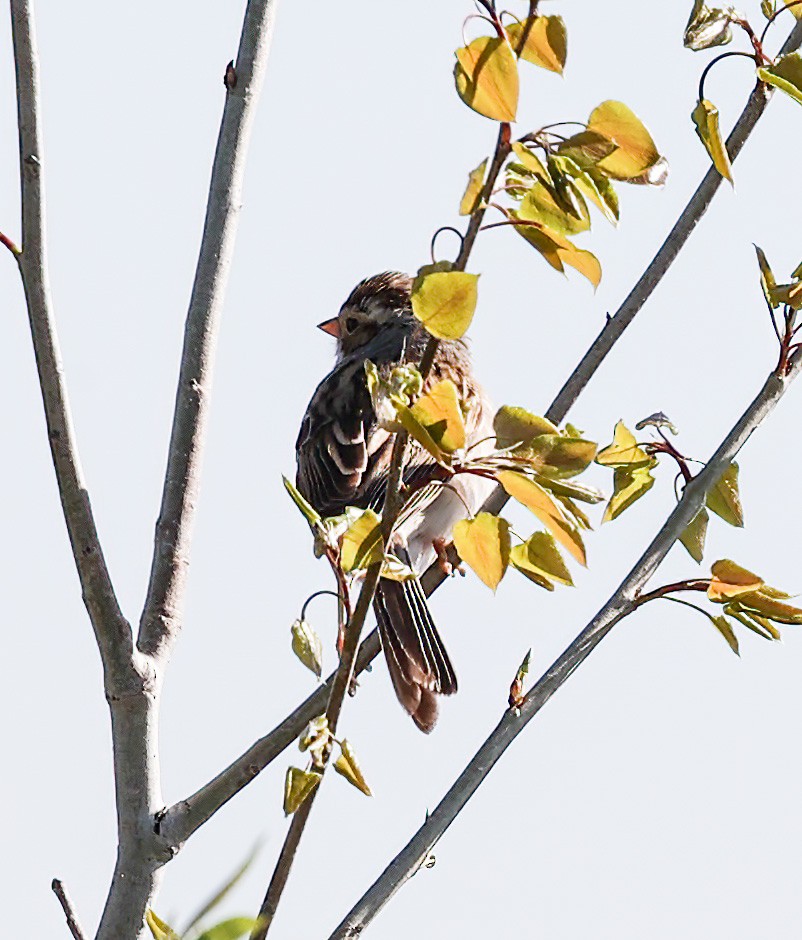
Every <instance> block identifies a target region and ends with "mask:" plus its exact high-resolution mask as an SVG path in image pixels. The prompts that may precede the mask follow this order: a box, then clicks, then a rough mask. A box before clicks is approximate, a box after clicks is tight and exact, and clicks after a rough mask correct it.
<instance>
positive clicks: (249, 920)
mask: <svg viewBox="0 0 802 940" xmlns="http://www.w3.org/2000/svg"><path fill="white" fill-rule="evenodd" d="M256 924H257V920H256V919H254V918H253V917H230V918H229V919H228V920H224V921H221V922H220V923H219V924H215V925H214V927H210V928H209V929H208V930H204V931H203V933H202V934H201V935H200V936H199V937H197V940H240V937H244V936H245V935H246V934H250V932H251V931H252V930H253V928H254V927H255V926H256Z"/></svg>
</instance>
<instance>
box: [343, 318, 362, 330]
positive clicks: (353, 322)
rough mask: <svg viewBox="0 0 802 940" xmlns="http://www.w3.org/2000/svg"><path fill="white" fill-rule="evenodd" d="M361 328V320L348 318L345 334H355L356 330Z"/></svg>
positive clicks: (346, 319)
mask: <svg viewBox="0 0 802 940" xmlns="http://www.w3.org/2000/svg"><path fill="white" fill-rule="evenodd" d="M358 326H359V320H357V318H356V317H346V318H345V332H346V333H353V332H354V330H355V329H356V328H357V327H358Z"/></svg>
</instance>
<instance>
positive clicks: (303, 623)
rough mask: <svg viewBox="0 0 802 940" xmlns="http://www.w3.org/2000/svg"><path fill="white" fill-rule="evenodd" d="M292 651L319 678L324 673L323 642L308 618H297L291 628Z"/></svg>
mask: <svg viewBox="0 0 802 940" xmlns="http://www.w3.org/2000/svg"><path fill="white" fill-rule="evenodd" d="M291 633H292V651H293V653H295V655H296V656H297V657H298V659H300V661H301V662H302V663H303V664H304V666H306V668H307V669H309V670H310V671H311V672H313V673H314V674H315V675H316V676H317V677H318V679H319V678H320V677H321V675H322V674H323V644H322V643H321V642H320V637H319V636H318V635H317V633H315V631H314V630H313V629H312V627H311V626H310V625H309V621H308V620H303V619H301V620H296V621H295V622H294V623H293V625H292V628H291Z"/></svg>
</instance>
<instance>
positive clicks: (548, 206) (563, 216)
mask: <svg viewBox="0 0 802 940" xmlns="http://www.w3.org/2000/svg"><path fill="white" fill-rule="evenodd" d="M576 207H577V212H578V215H574V214H573V213H571V212H567V211H566V209H565V208H564V207H563V206H562V205H560V202H559V201H558V198H557V195H556V193H555V192H554V190H552V189H551V187H549V186H547V185H546V184H545V183H544V182H542V181H540V180H538V181H537V182H536V183H535V184H534V185H533V186H531V187H530V189H529V190H528V192H527V194H526V195H525V196H524V198H523V199H522V200H521V206H520V208H519V209H518V213H517V215H518V218H521V219H525V220H526V221H527V222H539V223H540V224H541V225H544V226H545V227H546V228H548V229H549V230H550V231H554V232H557V233H558V234H560V235H578V234H579V233H580V232H586V231H587V230H588V229H589V228H590V215H589V213H588V207H587V205H585V201H584V200H582V201H581V202H576Z"/></svg>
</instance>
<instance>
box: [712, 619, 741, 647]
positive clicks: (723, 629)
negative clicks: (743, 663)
mask: <svg viewBox="0 0 802 940" xmlns="http://www.w3.org/2000/svg"><path fill="white" fill-rule="evenodd" d="M710 620H711V621H712V623H713V626H714V627H715V628H716V629H717V630H718V632H719V633H720V634H721V635H722V636H723V637H724V639H725V640H726V641H727V644H728V646H729V648H730V649H731V650H732V651H733V653H735V655H736V656H740V655H741V654H740V652H739V650H738V637H737V636H736V635H735V631H734V630H733V629H732V626H731V625H730V622H729V620H727V618H726V617H723V616H722V617H711V618H710Z"/></svg>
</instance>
